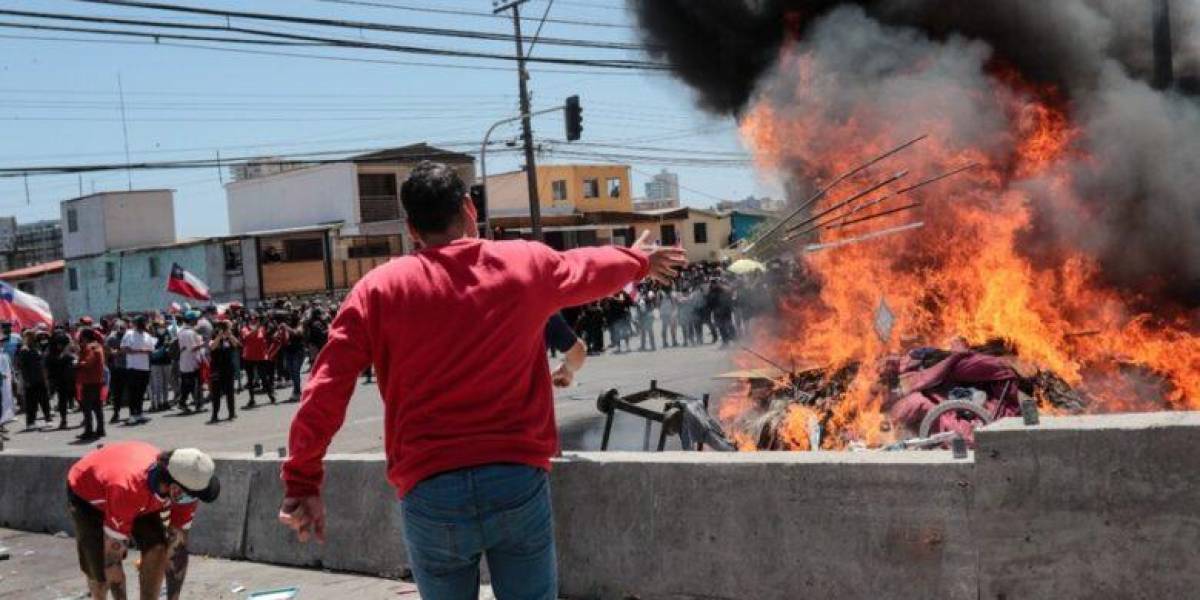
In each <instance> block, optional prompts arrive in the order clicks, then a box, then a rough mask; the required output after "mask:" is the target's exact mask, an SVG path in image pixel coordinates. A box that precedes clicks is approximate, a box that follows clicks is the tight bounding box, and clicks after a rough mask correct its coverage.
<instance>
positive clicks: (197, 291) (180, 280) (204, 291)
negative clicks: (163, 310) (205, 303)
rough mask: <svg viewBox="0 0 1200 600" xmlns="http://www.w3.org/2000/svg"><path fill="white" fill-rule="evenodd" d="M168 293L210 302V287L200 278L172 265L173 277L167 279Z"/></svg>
mask: <svg viewBox="0 0 1200 600" xmlns="http://www.w3.org/2000/svg"><path fill="white" fill-rule="evenodd" d="M167 291H168V292H172V293H175V294H179V295H180V296H183V297H185V298H191V299H193V300H209V299H210V298H211V296H209V293H208V286H207V285H205V284H204V282H203V281H200V278H199V277H196V276H195V275H192V274H191V273H188V272H187V271H185V270H183V267H181V266H179V263H175V264H173V265H171V276H170V277H168V278H167Z"/></svg>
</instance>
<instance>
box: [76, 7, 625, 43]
mask: <svg viewBox="0 0 1200 600" xmlns="http://www.w3.org/2000/svg"><path fill="white" fill-rule="evenodd" d="M75 1H76V2H84V3H88V4H105V5H112V6H124V7H132V8H145V9H151V10H162V11H171V12H182V13H189V14H199V15H208V16H214V17H224V18H239V19H252V20H259V21H272V22H282V23H296V24H302V25H316V26H320V27H335V28H342V29H353V30H356V31H385V32H389V33H410V34H418V35H432V36H448V37H458V38H468V39H481V40H491V41H503V42H510V43H511V42H513V41H514V39H515V38H514V37H513V35H511V34H507V33H499V32H485V31H470V30H462V29H445V28H440V27H420V26H415V25H396V24H392V23H378V22H373V21H350V20H345V19H325V18H318V17H301V16H295V15H284V14H277V13H257V12H244V11H230V10H221V9H214V8H206V7H194V6H183V5H175V4H162V3H159V2H137V1H134V0H75ZM542 42H543V43H546V44H550V45H556V46H575V47H582V48H599V49H606V50H633V51H637V50H642V49H644V48H645V46H644V45H641V44H630V43H625V42H604V41H596V40H579V39H568V38H543V39H542Z"/></svg>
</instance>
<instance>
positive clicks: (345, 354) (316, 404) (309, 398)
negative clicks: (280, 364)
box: [279, 286, 371, 542]
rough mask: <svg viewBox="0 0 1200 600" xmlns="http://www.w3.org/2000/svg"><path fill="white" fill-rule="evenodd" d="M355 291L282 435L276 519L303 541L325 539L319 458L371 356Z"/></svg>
mask: <svg viewBox="0 0 1200 600" xmlns="http://www.w3.org/2000/svg"><path fill="white" fill-rule="evenodd" d="M361 290H362V287H361V286H359V287H355V288H354V290H353V291H351V292H350V295H349V296H348V297H347V298H346V301H345V302H344V303H343V304H342V308H341V310H340V311H339V312H338V315H337V318H336V319H334V321H333V325H332V326H331V327H330V330H329V338H328V341H327V342H326V344H325V347H324V348H323V349H322V350H321V353H320V354H319V355H318V358H317V361H316V364H314V365H313V368H312V375H311V377H310V378H309V381H308V384H307V385H306V386H305V388H304V393H303V396H302V397H301V401H300V409H299V410H298V411H297V412H296V416H295V417H294V418H293V419H292V427H291V431H290V433H289V435H288V449H289V452H288V459H287V460H286V461H285V462H284V463H283V473H282V477H283V484H284V490H285V492H284V501H283V506H282V507H281V509H280V512H279V519H280V521H281V522H282V523H284V524H285V525H287V526H288V527H291V528H292V529H294V530H295V531H296V533H297V535H298V536H299V538H300V541H302V542H304V541H308V538H309V535H310V534H311V535H315V536H316V538H317V539H318V540H324V538H325V510H324V505H323V504H322V503H321V498H320V494H321V481H322V479H323V478H324V474H325V470H324V467H323V466H322V464H321V461H322V460H323V459H324V458H325V452H326V450H327V449H328V448H329V443H330V441H332V440H333V435H334V434H335V433H337V431H338V430H339V429H341V427H342V424H343V423H344V422H345V420H346V407H347V405H348V404H349V403H350V395H351V394H352V393H353V392H354V386H355V383H356V382H357V379H358V375H359V374H360V373H362V371H363V369H365V368H366V367H367V365H368V364H369V363H370V361H371V354H370V334H369V331H368V327H366V307H365V300H364V297H365V292H361Z"/></svg>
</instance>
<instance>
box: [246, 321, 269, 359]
mask: <svg viewBox="0 0 1200 600" xmlns="http://www.w3.org/2000/svg"><path fill="white" fill-rule="evenodd" d="M242 360H248V361H260V360H267V330H266V329H265V328H263V327H257V326H256V327H254V328H253V329H251V328H250V327H243V328H242Z"/></svg>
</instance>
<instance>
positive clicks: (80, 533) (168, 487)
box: [67, 442, 221, 600]
mask: <svg viewBox="0 0 1200 600" xmlns="http://www.w3.org/2000/svg"><path fill="white" fill-rule="evenodd" d="M213 469H214V465H213V460H212V459H211V458H209V456H208V455H207V454H205V453H203V452H201V451H199V450H196V449H195V448H181V449H178V450H168V451H166V452H160V451H159V450H158V448H155V447H154V446H151V445H150V444H146V443H143V442H119V443H116V444H112V445H110V446H105V447H104V448H101V449H99V450H96V451H94V452H92V453H90V454H88V455H86V456H84V457H83V458H81V459H79V461H78V462H76V463H75V464H74V465H72V466H71V470H70V471H69V472H68V473H67V498H68V503H67V504H68V509H69V510H70V513H71V518H72V520H73V521H74V522H75V543H76V548H77V550H78V553H79V568H80V569H81V570H82V571H83V573H84V575H86V576H87V580H88V590H89V592H90V593H91V595H92V600H104V597H105V593H106V592H111V593H112V596H113V598H117V599H122V598H125V571H124V569H122V568H121V562H122V561H123V560H124V558H125V549H126V546H127V545H128V543H129V542H130V540H132V541H133V542H135V543H136V544H137V547H138V549H139V550H140V551H141V553H142V563H141V568H140V573H139V581H140V584H141V585H140V589H141V594H140V597H141V598H142V599H143V600H152V599H157V598H158V597H159V590H161V589H162V584H163V579H164V577H165V578H166V581H167V598H168V600H178V598H179V594H180V591H181V590H182V589H183V579H184V577H185V575H186V574H187V532H188V529H190V528H191V526H192V517H193V516H194V515H195V514H196V504H195V503H196V501H197V500H201V501H204V502H212V501H214V500H216V499H217V496H218V495H219V494H220V492H221V484H220V482H219V481H218V480H217V478H216V476H215V475H213ZM160 513H169V515H170V516H169V518H168V519H166V523H167V524H168V525H169V526H170V530H169V531H168V530H167V526H166V525H164V519H163V517H162V516H160Z"/></svg>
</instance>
